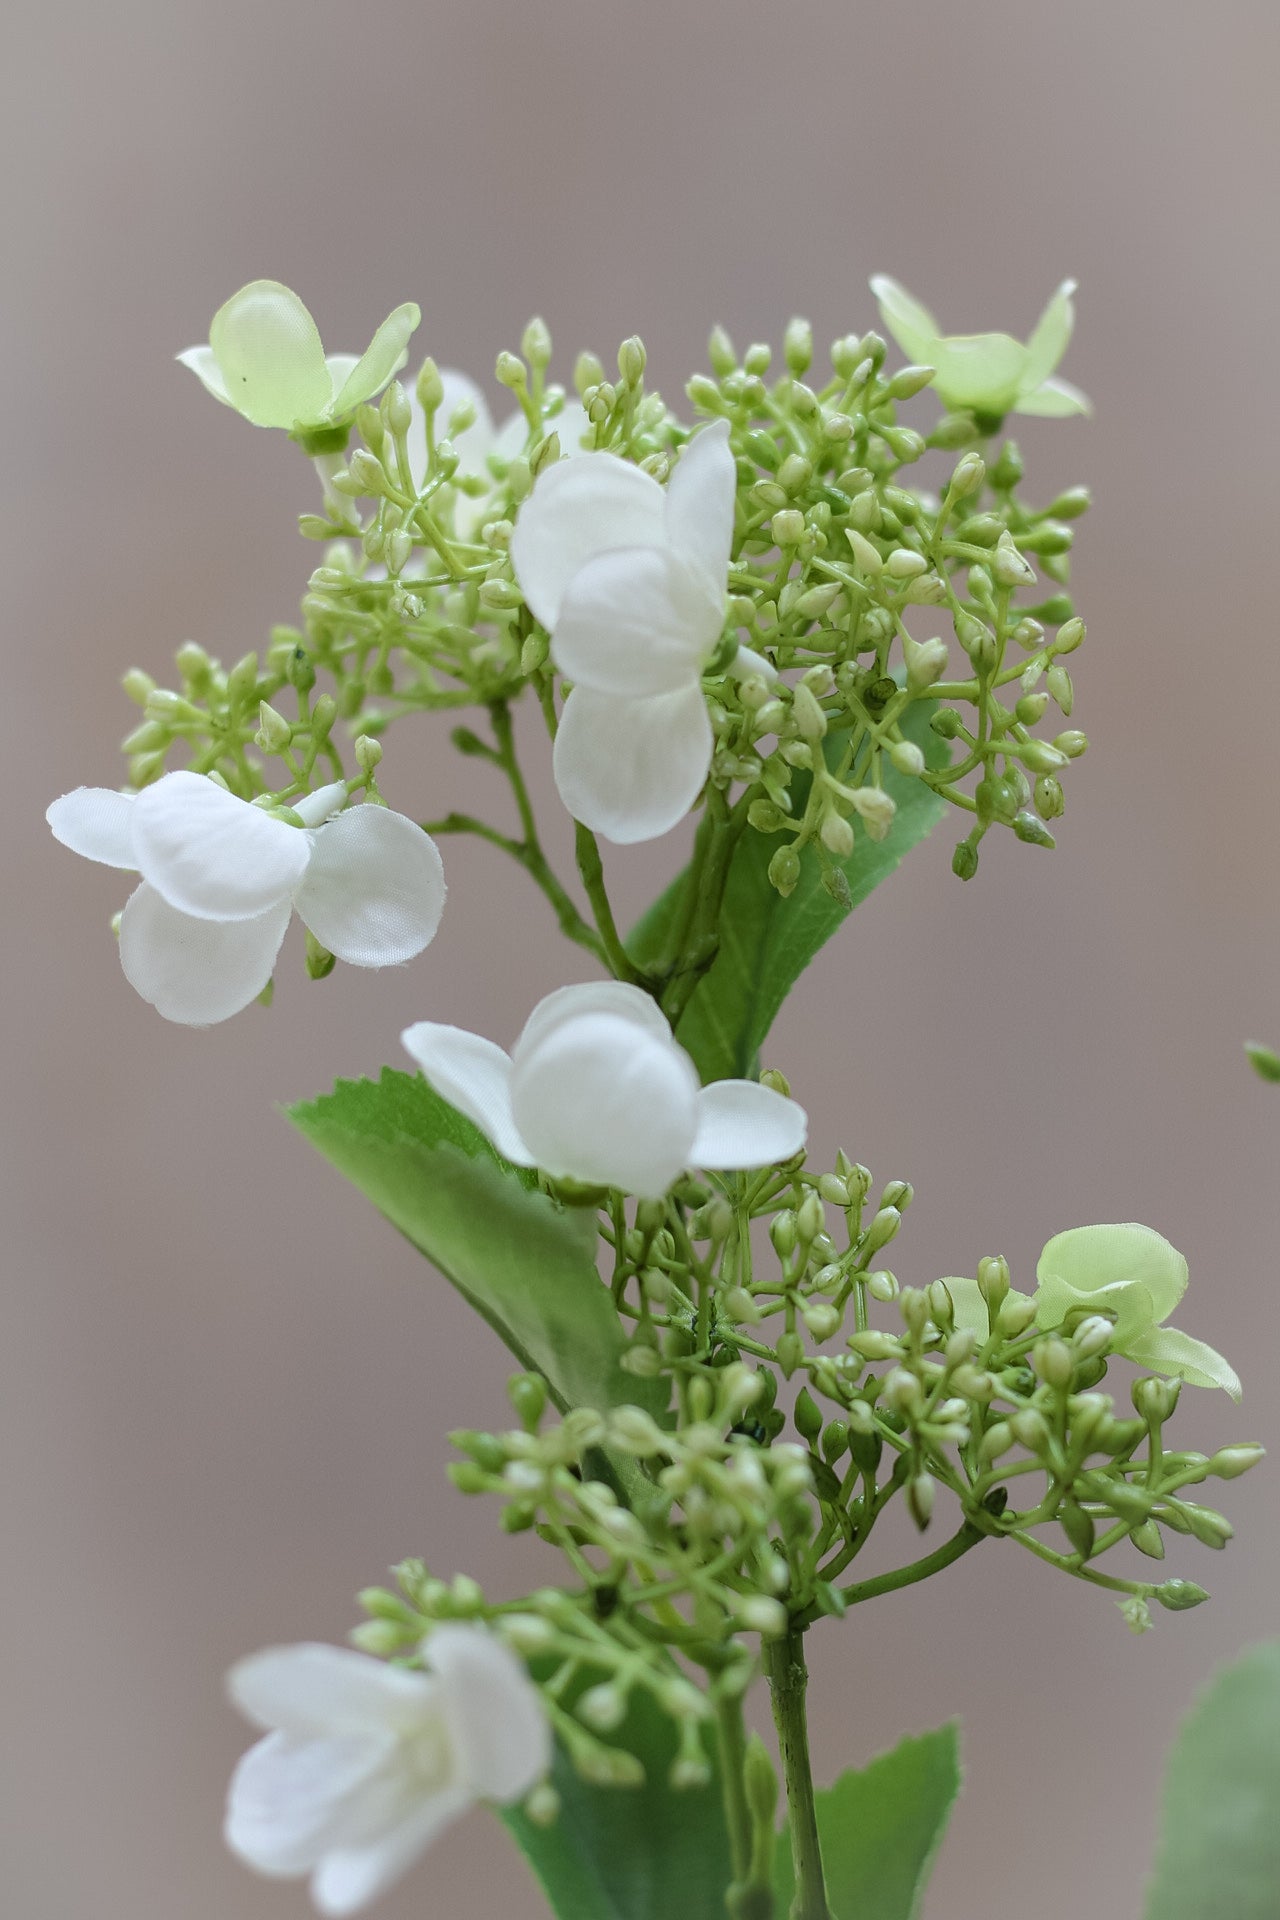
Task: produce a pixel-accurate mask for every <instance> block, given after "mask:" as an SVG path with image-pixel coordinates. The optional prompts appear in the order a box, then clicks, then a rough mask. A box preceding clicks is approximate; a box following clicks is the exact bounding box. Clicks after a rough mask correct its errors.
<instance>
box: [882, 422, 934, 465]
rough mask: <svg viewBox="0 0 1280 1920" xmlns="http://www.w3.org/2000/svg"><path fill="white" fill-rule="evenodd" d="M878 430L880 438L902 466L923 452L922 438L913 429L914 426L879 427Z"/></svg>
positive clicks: (916, 458) (917, 457)
mask: <svg viewBox="0 0 1280 1920" xmlns="http://www.w3.org/2000/svg"><path fill="white" fill-rule="evenodd" d="M879 431H880V438H881V439H882V440H883V441H884V443H885V445H886V446H887V447H888V448H889V450H890V451H891V453H892V454H893V456H894V458H895V459H896V460H900V461H901V462H902V464H903V465H904V466H907V465H909V464H910V463H911V461H913V460H918V459H919V458H920V456H921V454H922V453H923V452H924V449H925V443H924V438H923V436H922V435H921V434H918V433H917V432H916V431H915V429H914V427H881V428H880V430H879Z"/></svg>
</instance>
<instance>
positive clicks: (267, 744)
mask: <svg viewBox="0 0 1280 1920" xmlns="http://www.w3.org/2000/svg"><path fill="white" fill-rule="evenodd" d="M255 737H256V740H257V744H258V745H259V746H260V747H261V749H262V751H263V752H264V753H283V752H284V749H285V748H286V747H287V746H288V745H289V742H290V741H291V740H292V739H293V728H292V727H291V726H290V725H289V722H288V721H287V720H286V719H285V717H284V715H283V714H282V713H277V712H276V710H275V708H274V707H270V706H268V705H267V703H266V701H265V700H260V701H259V702H258V731H257V734H256V736H255Z"/></svg>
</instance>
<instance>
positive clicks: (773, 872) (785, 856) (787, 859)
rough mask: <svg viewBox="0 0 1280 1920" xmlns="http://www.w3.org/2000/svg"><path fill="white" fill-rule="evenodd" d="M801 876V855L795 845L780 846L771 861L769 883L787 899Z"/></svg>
mask: <svg viewBox="0 0 1280 1920" xmlns="http://www.w3.org/2000/svg"><path fill="white" fill-rule="evenodd" d="M799 878H800V855H799V854H798V853H797V852H796V850H795V848H794V846H789V847H779V848H778V850H777V852H776V853H775V854H774V856H773V858H772V859H771V860H770V862H769V884H770V886H772V887H773V888H774V889H775V890H776V891H777V892H778V893H780V894H781V895H782V897H783V899H784V900H785V899H786V898H787V896H788V895H789V894H791V893H794V892H795V889H796V883H797V881H798V880H799Z"/></svg>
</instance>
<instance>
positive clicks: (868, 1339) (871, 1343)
mask: <svg viewBox="0 0 1280 1920" xmlns="http://www.w3.org/2000/svg"><path fill="white" fill-rule="evenodd" d="M849 1346H850V1348H851V1349H852V1350H853V1352H854V1353H857V1354H860V1355H861V1356H862V1358H863V1359H864V1360H890V1359H896V1358H898V1357H899V1356H900V1355H901V1353H902V1342H901V1341H900V1340H895V1339H894V1337H893V1335H892V1334H891V1333H882V1332H881V1331H880V1330H879V1328H877V1327H867V1328H865V1329H864V1331H863V1332H861V1333H852V1334H850V1336H849Z"/></svg>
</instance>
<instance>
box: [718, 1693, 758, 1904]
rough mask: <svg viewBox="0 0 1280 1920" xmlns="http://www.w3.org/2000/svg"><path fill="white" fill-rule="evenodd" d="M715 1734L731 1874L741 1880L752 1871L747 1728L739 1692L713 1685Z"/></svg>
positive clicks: (738, 1880)
mask: <svg viewBox="0 0 1280 1920" xmlns="http://www.w3.org/2000/svg"><path fill="white" fill-rule="evenodd" d="M712 1699H713V1701H714V1702H715V1710H716V1734H717V1739H718V1742H719V1749H720V1786H721V1790H722V1792H723V1794H724V1817H725V1824H726V1825H727V1827H728V1829H729V1855H730V1858H731V1860H732V1861H733V1877H734V1880H735V1881H736V1882H739V1883H740V1882H742V1881H744V1880H745V1879H746V1878H747V1876H748V1874H749V1873H750V1871H751V1809H750V1808H749V1807H748V1805H747V1787H746V1763H747V1730H746V1727H745V1725H744V1724H743V1719H742V1696H741V1695H740V1694H739V1693H737V1692H732V1693H730V1692H723V1691H721V1690H719V1689H713V1691H712Z"/></svg>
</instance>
